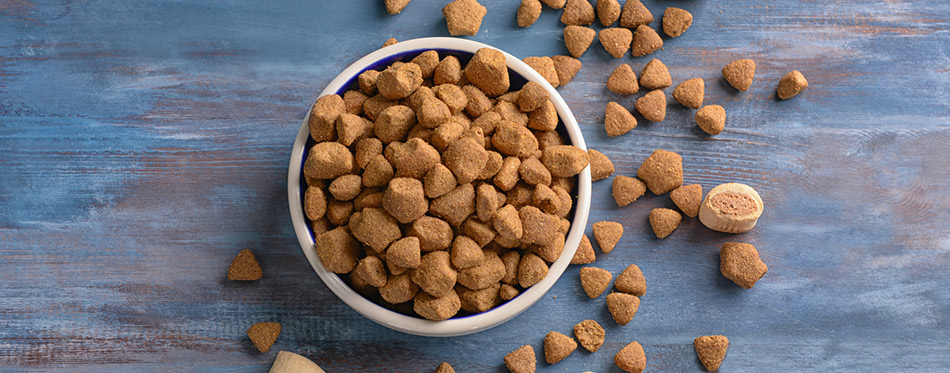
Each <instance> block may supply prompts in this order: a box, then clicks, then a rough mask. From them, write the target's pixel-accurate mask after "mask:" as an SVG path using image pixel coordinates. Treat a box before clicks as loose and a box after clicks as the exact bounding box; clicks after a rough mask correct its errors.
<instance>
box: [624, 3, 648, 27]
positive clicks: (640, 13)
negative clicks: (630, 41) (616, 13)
mask: <svg viewBox="0 0 950 373" xmlns="http://www.w3.org/2000/svg"><path fill="white" fill-rule="evenodd" d="M651 22H653V13H650V10H649V9H647V7H645V6H643V3H641V2H640V0H627V1H626V2H625V3H624V4H623V12H621V13H620V26H621V27H626V28H629V29H635V28H637V26H640V25H648V24H650V23H651Z"/></svg>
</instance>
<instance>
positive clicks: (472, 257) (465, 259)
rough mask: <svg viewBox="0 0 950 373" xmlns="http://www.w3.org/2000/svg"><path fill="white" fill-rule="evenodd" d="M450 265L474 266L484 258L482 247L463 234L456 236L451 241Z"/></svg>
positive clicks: (457, 266) (462, 267)
mask: <svg viewBox="0 0 950 373" xmlns="http://www.w3.org/2000/svg"><path fill="white" fill-rule="evenodd" d="M450 254H451V259H452V265H453V266H455V268H458V269H465V268H469V267H474V266H477V265H479V264H482V262H483V261H484V260H485V256H484V255H482V248H481V246H479V245H478V244H477V243H476V242H475V241H474V240H472V239H471V238H468V237H465V236H456V237H455V241H454V242H452V252H451V253H450Z"/></svg>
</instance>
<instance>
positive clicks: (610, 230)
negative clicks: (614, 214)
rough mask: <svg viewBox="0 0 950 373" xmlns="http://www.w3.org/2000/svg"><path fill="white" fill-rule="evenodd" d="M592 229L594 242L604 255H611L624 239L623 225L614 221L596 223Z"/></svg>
mask: <svg viewBox="0 0 950 373" xmlns="http://www.w3.org/2000/svg"><path fill="white" fill-rule="evenodd" d="M591 228H592V229H593V231H594V240H596V241H597V246H600V251H602V252H603V253H604V254H610V252H611V251H613V250H614V247H615V246H617V242H620V238H621V237H623V225H622V224H620V223H617V222H614V221H606V220H605V221H599V222H596V223H594V224H593V225H592V226H591Z"/></svg>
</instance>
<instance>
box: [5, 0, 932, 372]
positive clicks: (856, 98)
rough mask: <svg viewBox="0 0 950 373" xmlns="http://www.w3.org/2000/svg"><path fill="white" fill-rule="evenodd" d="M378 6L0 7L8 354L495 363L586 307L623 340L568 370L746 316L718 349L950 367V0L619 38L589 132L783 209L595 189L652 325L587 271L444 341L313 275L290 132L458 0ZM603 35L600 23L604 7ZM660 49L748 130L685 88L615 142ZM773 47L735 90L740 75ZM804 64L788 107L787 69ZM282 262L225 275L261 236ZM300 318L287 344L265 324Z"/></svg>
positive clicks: (69, 360) (744, 355) (670, 362)
mask: <svg viewBox="0 0 950 373" xmlns="http://www.w3.org/2000/svg"><path fill="white" fill-rule="evenodd" d="M482 2H483V4H485V5H487V6H488V8H489V13H488V15H487V16H486V17H485V20H484V23H483V25H482V29H481V31H480V32H479V33H478V35H477V36H475V37H473V39H475V40H478V41H482V42H486V43H489V44H492V45H495V46H497V47H499V48H501V49H504V50H506V51H508V52H511V53H513V54H515V55H516V56H519V57H527V56H536V55H553V54H565V53H566V50H565V48H564V46H563V41H562V37H561V27H562V25H561V24H560V23H559V22H558V17H559V13H558V12H555V11H552V10H550V9H545V10H544V12H543V14H542V15H541V18H540V20H539V21H538V22H537V23H536V24H535V25H534V26H532V27H530V28H528V29H519V28H518V27H517V26H516V24H515V11H516V9H517V6H518V1H514V0H507V1H504V0H497V1H489V0H484V1H482ZM381 3H382V2H381V1H368V0H364V1H292V2H261V1H200V2H195V1H152V2H136V1H118V0H117V1H68V0H60V1H57V0H50V1H31V0H0V208H2V213H0V370H6V369H12V370H20V369H25V370H34V369H38V370H69V371H114V370H119V369H122V370H157V371H168V370H182V371H192V370H194V371H264V370H265V369H266V367H268V366H269V364H270V363H271V362H272V361H273V359H274V355H275V354H276V352H277V351H278V350H290V351H296V352H298V353H301V354H303V355H305V356H307V357H310V358H312V359H313V360H314V361H316V362H317V363H319V364H320V365H322V366H323V367H324V368H326V369H327V370H329V371H333V372H347V371H377V370H378V371H420V370H422V371H426V370H429V369H434V368H435V366H436V365H437V364H438V363H439V362H441V361H448V362H450V363H452V364H453V365H454V366H455V367H456V369H457V370H458V371H493V372H495V371H503V370H504V368H503V365H502V358H503V356H504V355H505V354H507V353H508V352H509V351H511V350H513V349H515V348H517V347H519V346H521V345H522V344H531V345H533V346H534V347H535V349H537V350H539V351H540V349H541V347H542V338H543V336H544V335H545V334H546V333H547V332H549V331H551V330H558V331H561V332H565V333H567V334H570V328H571V326H572V325H573V324H575V323H577V322H578V321H581V320H583V319H585V318H594V319H596V320H598V321H600V322H601V324H603V325H605V327H606V329H607V342H606V343H605V345H604V347H603V348H602V349H601V351H600V352H598V353H594V354H591V353H587V352H585V351H577V352H575V353H574V354H573V355H571V356H570V357H568V358H567V359H566V360H564V361H563V362H561V363H559V364H557V365H554V366H549V365H546V364H544V363H543V362H542V363H540V364H539V367H540V368H542V369H543V370H549V371H568V372H578V371H583V370H589V371H597V372H614V371H617V368H616V367H614V366H613V362H612V358H613V354H614V352H616V351H617V350H618V349H619V348H620V347H622V346H623V345H624V344H626V343H627V342H629V341H632V340H637V341H639V342H640V343H642V344H643V345H644V347H645V350H646V354H647V364H648V370H649V371H676V372H680V371H699V370H700V369H701V366H700V364H699V362H698V360H697V359H696V357H695V354H694V352H693V348H692V344H691V343H692V340H693V338H694V337H696V336H698V335H704V334H725V335H727V336H729V337H730V339H731V341H732V343H731V346H730V349H729V355H728V357H727V358H726V360H725V362H724V363H723V366H722V370H723V371H755V372H763V371H855V370H857V371H948V370H950V188H948V186H947V181H948V180H950V156H948V153H950V152H948V151H950V98H948V97H950V54H948V53H950V3H948V2H946V1H910V0H889V1H883V0H880V1H876V0H875V1H861V2H852V1H846V0H831V1H799V0H773V1H755V0H734V1H725V2H717V1H698V0H684V1H676V2H670V1H659V0H646V1H645V3H646V4H647V6H648V7H649V8H650V9H651V10H652V11H653V13H654V14H655V15H657V16H659V15H660V14H661V13H662V11H663V9H664V8H665V7H666V6H669V5H675V6H679V7H682V8H685V9H687V10H689V11H690V12H692V13H693V15H694V16H695V20H694V22H693V26H692V28H691V29H690V30H689V31H687V32H686V33H685V34H684V35H683V36H682V37H680V38H677V39H666V44H665V49H664V50H662V51H659V52H657V53H656V54H654V55H651V56H649V57H645V58H639V59H632V58H630V57H629V56H628V57H625V58H624V59H622V60H614V59H612V58H610V57H609V55H608V54H607V53H606V52H604V51H603V50H602V48H601V47H600V46H599V44H598V43H597V42H595V43H594V45H593V46H592V47H591V50H590V51H589V52H588V53H587V54H586V55H585V56H584V57H583V59H582V61H583V62H584V68H583V69H582V70H581V72H580V73H579V74H578V76H577V77H576V78H575V80H574V81H573V82H571V83H570V84H569V85H567V86H566V87H564V88H561V89H560V92H561V93H562V95H563V96H564V97H565V98H566V100H567V101H568V103H569V104H570V105H571V107H572V109H573V110H574V112H575V114H576V116H577V119H578V121H579V122H580V123H581V126H582V128H583V131H584V135H585V137H586V139H587V141H588V144H590V145H591V146H592V147H594V148H596V149H599V150H601V151H603V152H604V153H606V154H607V155H608V156H609V157H611V158H612V159H613V161H614V163H615V164H616V166H617V174H624V175H634V174H635V172H636V168H637V166H638V165H639V163H640V162H641V161H642V160H643V159H644V158H645V157H646V156H647V155H648V154H649V153H651V152H652V151H653V150H654V149H657V148H663V149H668V150H672V151H676V152H678V153H680V154H682V155H683V158H684V165H685V168H686V170H685V181H686V182H687V183H701V184H702V185H703V187H704V188H705V189H706V190H708V189H709V188H711V187H712V186H714V185H716V184H719V183H723V182H730V181H737V182H743V183H747V184H750V185H752V186H754V187H755V188H757V189H758V190H759V192H760V193H761V194H762V197H763V199H764V200H765V201H766V205H767V208H766V211H765V214H764V215H763V217H762V219H760V221H759V225H758V226H757V227H756V228H755V230H753V231H752V232H750V233H747V234H744V235H741V236H738V237H737V236H730V235H725V234H718V233H715V232H711V231H709V230H706V229H705V228H703V227H702V226H701V225H700V224H699V223H698V221H697V220H695V219H687V220H686V221H685V222H684V223H683V225H682V226H681V227H680V228H679V229H678V230H677V231H676V232H674V233H673V235H672V236H671V237H669V238H667V239H665V240H657V239H656V238H654V237H653V236H652V234H651V233H650V230H649V226H648V223H647V219H646V216H647V212H648V211H649V210H650V209H651V208H654V207H658V206H667V207H669V206H672V204H671V202H670V201H669V199H668V197H667V196H660V197H656V196H648V197H644V198H643V199H641V200H640V201H637V202H636V203H634V204H633V205H631V206H628V207H626V208H617V207H616V205H615V204H614V203H613V201H612V199H611V197H610V184H609V183H610V182H609V181H601V182H598V183H595V185H594V201H593V208H592V211H591V221H592V222H593V221H598V220H604V219H611V220H616V221H620V222H622V223H623V224H624V226H625V227H626V234H625V235H624V237H623V239H622V240H621V241H620V244H619V246H618V248H617V249H616V250H615V251H614V252H613V253H611V254H610V255H602V256H600V258H599V259H598V261H597V263H596V265H597V266H600V267H603V268H606V269H608V270H610V271H612V272H614V273H615V274H616V273H619V271H620V270H621V269H623V268H624V267H626V266H627V265H628V264H631V263H636V264H638V265H639V266H640V267H641V268H642V269H643V272H644V274H645V276H646V278H647V282H648V286H649V290H648V292H647V295H646V296H645V297H644V298H643V304H642V305H641V307H640V311H639V312H638V314H637V316H636V318H634V320H633V322H631V323H630V324H629V325H627V326H625V327H620V326H617V325H616V324H615V323H614V322H613V321H611V320H610V317H609V314H608V313H607V311H606V308H605V306H604V301H603V298H599V299H595V300H590V299H588V298H587V296H586V295H584V294H583V291H582V290H581V288H580V284H579V281H578V278H577V272H578V269H579V268H577V267H576V266H572V267H571V268H569V269H568V270H567V272H566V273H565V274H564V276H563V277H562V278H561V280H560V281H559V282H558V283H557V285H555V287H554V288H553V289H552V290H551V291H550V292H549V293H548V294H547V295H546V296H545V297H544V299H543V300H541V301H540V302H538V303H537V304H536V305H535V306H534V307H532V308H531V309H530V310H528V311H527V312H525V313H524V314H522V315H520V316H518V317H517V318H515V319H514V320H512V321H510V322H508V323H506V324H504V325H502V326H500V327H497V328H495V329H492V330H490V331H486V332H483V333H479V334H475V335H470V336H465V337H457V338H449V339H435V338H423V337H415V336H410V335H405V334H401V333H398V332H394V331H390V330H388V329H386V328H384V327H382V326H378V325H376V324H374V323H372V322H370V321H369V320H367V319H365V318H363V317H361V316H360V315H358V314H357V313H355V312H354V311H352V310H350V309H349V308H347V307H346V306H345V305H344V304H343V303H342V302H340V301H339V300H338V299H337V298H336V297H335V296H334V295H333V294H331V293H330V292H329V291H328V290H327V288H326V287H324V286H323V284H322V283H321V282H320V281H319V279H318V278H317V276H316V275H315V274H314V273H313V270H312V269H311V268H310V266H309V264H308V263H307V262H306V260H305V258H304V255H303V253H302V252H301V250H300V248H299V246H298V244H297V241H296V239H295V237H294V234H293V231H292V228H291V224H290V218H289V214H288V209H287V197H286V181H285V180H286V169H287V164H288V159H289V155H290V146H291V144H292V142H293V138H294V135H295V133H296V131H297V129H298V127H299V125H300V122H301V118H302V117H303V115H304V113H305V112H306V110H307V108H308V105H309V104H310V103H312V102H313V100H314V99H315V97H316V95H317V93H318V92H320V91H321V90H322V89H323V87H324V86H325V85H326V84H327V83H328V82H329V81H330V80H331V79H332V78H333V77H334V76H335V75H336V74H337V73H338V72H340V71H341V70H342V69H343V68H344V67H345V66H346V65H348V64H349V63H351V62H353V61H355V60H356V59H357V58H359V57H361V56H363V55H364V54H366V53H368V52H370V51H372V50H374V49H376V48H378V47H379V46H380V45H381V44H382V43H383V41H384V40H386V39H387V38H389V37H395V38H397V39H400V40H406V39H410V38H416V37H424V36H443V35H447V32H446V28H445V24H444V21H443V19H442V17H441V12H440V9H441V7H442V5H443V4H444V2H443V1H423V0H416V1H413V2H412V3H411V4H409V6H408V7H407V8H406V10H405V11H404V12H403V13H402V14H400V15H397V16H388V15H387V14H386V13H385V11H384V9H383V7H382V5H381ZM596 27H597V28H600V27H599V26H596ZM651 57H658V58H661V59H662V60H663V61H664V62H666V64H667V65H668V66H669V67H670V71H671V73H672V75H673V80H674V82H679V81H682V80H685V79H687V78H692V77H702V78H705V79H706V81H707V82H708V84H707V91H706V102H707V103H718V104H721V105H723V106H724V107H725V108H726V110H727V112H728V115H729V119H728V123H727V127H726V131H725V132H724V133H723V134H721V135H719V136H716V137H707V136H704V135H703V134H702V133H701V132H700V131H699V130H698V129H697V128H696V126H695V124H694V123H693V121H692V111H690V110H686V109H684V108H683V107H681V106H679V105H677V104H675V103H672V102H671V104H670V105H669V108H668V110H669V113H668V115H667V118H666V120H665V121H664V122H662V123H656V124H646V123H642V122H641V125H640V126H639V127H638V128H636V129H635V130H634V131H632V132H631V133H629V134H627V135H625V136H623V137H618V138H608V137H607V136H606V135H605V133H604V130H603V127H602V121H603V118H602V116H603V110H604V107H605V105H606V103H607V102H608V101H611V100H617V101H619V102H620V103H622V104H624V105H625V106H627V107H632V104H633V101H634V97H625V98H622V97H619V96H616V95H614V94H612V93H610V92H609V91H607V90H606V89H605V86H604V82H605V81H606V78H607V75H608V74H609V72H610V71H612V70H613V68H614V67H615V66H617V65H618V64H620V63H622V62H628V63H631V64H632V65H633V67H634V69H635V70H637V71H639V69H640V68H642V66H643V65H644V64H645V63H646V62H647V61H648V60H649V58H651ZM742 57H748V58H754V59H755V60H756V61H757V63H758V66H759V67H758V69H757V74H756V81H755V83H754V84H753V86H752V89H751V90H750V91H749V92H746V93H741V94H739V93H736V92H735V91H733V90H732V89H729V88H728V87H727V86H725V85H724V83H723V82H722V81H721V79H720V73H719V71H720V69H721V68H722V66H723V65H725V64H726V63H728V62H730V61H732V60H733V59H736V58H742ZM793 69H797V70H801V71H802V72H803V73H804V74H805V76H806V77H807V78H808V80H809V82H810V86H809V88H808V90H807V91H805V92H804V93H803V94H802V95H800V96H799V97H796V98H795V99H792V100H788V101H777V100H776V99H775V97H774V87H775V84H776V83H777V82H778V80H779V79H780V78H781V76H782V75H783V74H784V73H785V72H787V71H790V70H793ZM730 240H740V241H744V242H749V243H753V244H754V245H756V246H757V247H758V248H759V250H760V252H761V253H762V257H763V260H764V261H765V262H766V263H767V264H768V265H769V272H768V274H767V275H766V276H765V277H764V278H763V279H762V280H761V281H760V282H759V283H758V284H757V285H756V287H755V288H754V289H752V290H742V289H740V288H738V287H737V286H735V285H734V284H732V283H731V282H730V281H729V280H727V279H725V278H723V277H722V276H721V275H720V274H719V261H718V259H717V256H718V248H719V245H720V244H721V243H722V242H726V241H730ZM244 248H249V249H252V250H253V251H254V252H255V253H257V255H258V257H259V259H260V261H261V264H262V266H263V269H264V273H265V274H264V278H263V279H262V280H260V281H258V282H254V283H235V282H229V281H227V280H226V279H225V273H226V271H227V266H228V263H229V262H230V260H231V259H232V258H233V257H234V255H235V254H236V253H237V252H238V251H239V250H241V249H244ZM259 321H278V322H280V323H282V324H283V333H282V334H281V336H280V338H279V340H278V342H277V344H276V345H275V347H274V348H273V349H272V350H271V352H269V353H266V354H261V353H258V352H257V351H256V350H255V349H254V347H253V345H252V344H251V343H250V341H249V340H248V339H247V337H246V336H245V330H246V329H247V327H248V326H249V325H251V324H253V323H255V322H259Z"/></svg>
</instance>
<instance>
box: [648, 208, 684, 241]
mask: <svg viewBox="0 0 950 373" xmlns="http://www.w3.org/2000/svg"><path fill="white" fill-rule="evenodd" d="M682 221H683V216H681V215H680V213H678V212H676V211H675V210H671V209H664V208H657V209H653V210H650V226H651V227H653V233H654V234H656V237H657V238H666V236H669V235H670V233H673V231H674V230H676V227H678V226H679V225H680V222H682Z"/></svg>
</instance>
